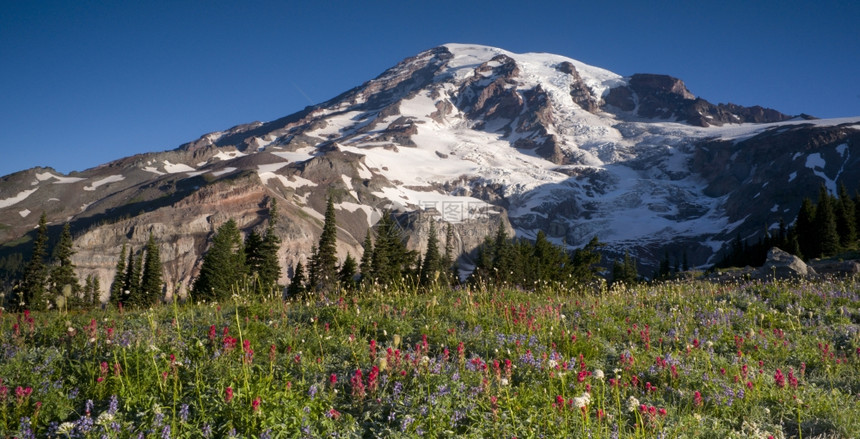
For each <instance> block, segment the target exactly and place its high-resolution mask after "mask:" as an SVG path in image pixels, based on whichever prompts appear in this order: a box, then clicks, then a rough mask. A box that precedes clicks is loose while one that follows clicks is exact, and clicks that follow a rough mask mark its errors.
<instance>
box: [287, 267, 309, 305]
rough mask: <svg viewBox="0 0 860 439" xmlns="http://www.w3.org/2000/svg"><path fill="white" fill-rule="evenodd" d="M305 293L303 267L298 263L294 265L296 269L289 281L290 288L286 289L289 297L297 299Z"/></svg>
mask: <svg viewBox="0 0 860 439" xmlns="http://www.w3.org/2000/svg"><path fill="white" fill-rule="evenodd" d="M304 292H305V266H304V265H302V262H301V261H299V262H297V263H296V268H295V270H293V278H292V279H291V280H290V286H289V287H288V288H287V295H288V296H289V297H298V296H300V295H302V294H304Z"/></svg>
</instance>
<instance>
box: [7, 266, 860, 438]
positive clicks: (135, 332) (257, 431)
mask: <svg viewBox="0 0 860 439" xmlns="http://www.w3.org/2000/svg"><path fill="white" fill-rule="evenodd" d="M858 292H860V279H844V280H827V281H816V282H811V281H791V282H788V281H778V282H758V281H755V282H748V283H733V284H714V283H706V282H695V281H687V282H663V283H654V284H640V285H636V286H630V287H627V286H625V285H624V284H623V283H616V284H615V285H614V286H613V287H612V288H611V289H607V287H606V286H605V284H604V283H602V282H600V281H598V282H595V283H591V284H588V285H573V286H570V285H569V286H557V285H556V286H554V285H551V284H538V285H536V287H535V288H534V290H533V291H524V290H522V289H517V288H505V287H503V286H502V287H486V286H484V285H482V284H475V285H471V286H468V287H458V288H450V287H447V286H445V287H442V286H430V287H422V288H419V287H417V286H412V285H381V284H378V283H370V284H362V285H361V286H360V287H358V288H357V289H354V290H340V289H337V290H334V291H330V292H314V293H305V294H304V295H303V296H300V297H294V298H291V299H289V300H283V299H282V298H281V297H280V295H278V296H277V297H275V296H270V297H261V296H259V295H253V294H252V293H251V292H249V291H246V290H245V289H244V288H239V287H236V288H234V294H233V297H232V298H230V299H228V300H224V301H222V302H217V303H216V302H199V303H192V301H188V302H187V303H173V304H164V305H155V306H153V307H152V308H149V309H139V310H130V309H125V310H124V309H122V307H121V306H115V305H108V306H107V307H106V308H105V309H101V310H100V309H93V310H76V311H67V312H62V311H61V312H57V311H52V312H32V313H30V312H22V313H8V312H4V313H2V315H0V332H2V346H0V356H2V358H0V379H2V382H0V435H2V436H4V437H9V436H16V437H19V438H28V437H70V438H71V437H79V438H97V437H98V438H101V437H108V438H136V437H145V438H162V437H175V438H192V437H195V438H196V437H245V438H264V437H270V438H274V437H404V438H405V437H410V438H411V437H455V436H456V437H475V438H479V437H480V438H483V437H499V438H512V437H517V438H531V437H534V438H538V437H595V438H615V437H618V438H646V437H648V438H650V437H667V438H684V437H711V438H727V437H738V438H741V437H743V438H759V437H761V438H768V437H774V438H788V437H797V438H812V437H822V438H823V437H827V438H832V437H856V435H857V432H858V431H860V374H858V370H860V295H858Z"/></svg>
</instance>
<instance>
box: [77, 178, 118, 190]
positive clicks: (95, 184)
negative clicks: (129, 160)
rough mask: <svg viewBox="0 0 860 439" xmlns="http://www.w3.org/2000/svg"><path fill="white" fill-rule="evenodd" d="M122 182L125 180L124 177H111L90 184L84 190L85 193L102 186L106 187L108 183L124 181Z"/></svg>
mask: <svg viewBox="0 0 860 439" xmlns="http://www.w3.org/2000/svg"><path fill="white" fill-rule="evenodd" d="M122 180H125V176H124V175H110V176H107V177H105V178H103V179H101V180H97V181H94V182H92V183H90V185H89V186H84V190H85V191H94V190H96V188H98V187H99V186H102V185H105V184H108V183H114V182H117V181H122Z"/></svg>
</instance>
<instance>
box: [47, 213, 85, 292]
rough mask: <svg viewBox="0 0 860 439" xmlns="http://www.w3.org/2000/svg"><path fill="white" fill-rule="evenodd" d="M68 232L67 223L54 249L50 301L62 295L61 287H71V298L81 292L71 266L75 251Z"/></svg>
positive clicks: (73, 268) (73, 267) (73, 266)
mask: <svg viewBox="0 0 860 439" xmlns="http://www.w3.org/2000/svg"><path fill="white" fill-rule="evenodd" d="M70 230H71V229H70V226H69V223H66V224H65V225H63V231H62V232H61V233H60V241H59V242H58V243H57V246H56V247H55V248H54V259H55V261H56V262H55V263H56V265H55V266H54V268H53V269H52V270H51V279H50V282H49V284H50V286H51V290H50V291H51V296H52V297H51V298H50V299H54V298H56V297H57V296H60V295H62V294H63V287H64V286H66V285H69V286H70V287H71V294H72V295H73V296H77V295H78V293H79V292H80V291H81V287H80V285H79V284H78V277H77V276H76V275H75V265H74V264H72V256H73V255H74V254H75V251H74V249H73V248H72V245H73V244H72V234H71V231H70Z"/></svg>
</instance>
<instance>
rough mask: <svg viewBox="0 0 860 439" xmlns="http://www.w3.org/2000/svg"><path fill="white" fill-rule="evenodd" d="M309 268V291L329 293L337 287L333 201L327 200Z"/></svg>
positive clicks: (335, 227)
mask: <svg viewBox="0 0 860 439" xmlns="http://www.w3.org/2000/svg"><path fill="white" fill-rule="evenodd" d="M311 266H312V267H313V269H312V273H313V277H312V279H311V284H310V287H311V289H317V290H324V291H331V290H333V289H334V288H335V286H336V285H337V279H338V277H337V220H336V218H335V210H334V199H333V198H332V197H329V198H328V202H327V204H326V210H325V220H324V221H323V230H322V234H321V235H320V240H319V244H318V245H317V251H316V253H315V254H314V255H313V258H312V261H311Z"/></svg>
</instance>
